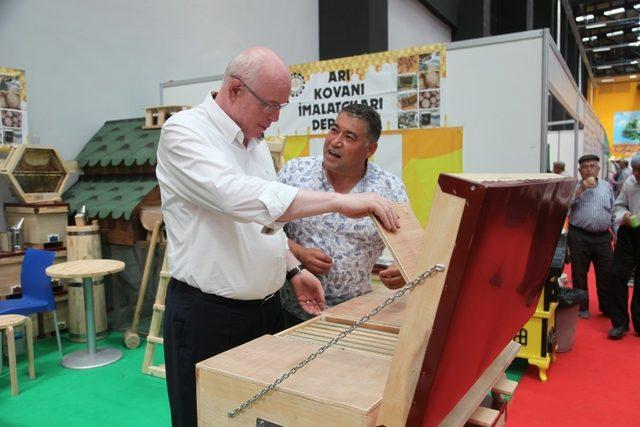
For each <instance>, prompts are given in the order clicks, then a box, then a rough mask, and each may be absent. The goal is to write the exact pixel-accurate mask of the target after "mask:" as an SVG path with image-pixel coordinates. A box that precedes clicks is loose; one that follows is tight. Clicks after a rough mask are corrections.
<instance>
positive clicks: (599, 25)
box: [585, 22, 607, 30]
mask: <svg viewBox="0 0 640 427" xmlns="http://www.w3.org/2000/svg"><path fill="white" fill-rule="evenodd" d="M606 26H607V24H605V23H603V22H601V23H599V24H591V25H587V26H586V27H585V28H586V29H587V30H592V29H594V28H602V27H606Z"/></svg>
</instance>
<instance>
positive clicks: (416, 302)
mask: <svg viewBox="0 0 640 427" xmlns="http://www.w3.org/2000/svg"><path fill="white" fill-rule="evenodd" d="M465 203H466V201H465V199H462V198H460V197H456V196H452V195H450V194H446V193H443V192H442V190H441V189H440V187H439V186H438V187H437V188H436V191H435V196H434V199H433V205H432V207H431V216H430V219H429V223H428V225H427V229H426V236H428V244H426V243H427V241H425V242H423V243H422V244H421V246H420V247H421V248H422V249H421V251H420V252H419V256H418V258H415V259H416V260H417V262H416V261H412V260H409V262H403V259H402V257H406V258H412V257H415V254H414V253H413V252H407V251H404V250H403V249H402V247H400V248H398V247H396V244H398V243H400V244H403V243H402V241H403V240H402V239H401V238H399V236H395V235H394V233H390V232H388V231H386V230H385V229H384V228H383V227H381V226H380V224H379V223H378V222H376V226H377V227H378V229H379V230H380V232H381V233H382V235H384V236H385V241H386V242H388V244H389V245H391V246H390V249H391V253H392V254H393V255H394V257H400V260H399V261H398V260H396V261H398V265H399V267H400V269H401V270H402V269H404V268H405V267H407V268H413V270H412V271H406V270H405V271H403V275H404V276H405V277H416V276H417V275H418V274H419V272H420V271H419V270H422V269H424V268H426V267H431V266H433V265H434V264H443V265H445V267H446V266H448V265H449V261H450V259H451V254H452V253H453V248H454V245H455V241H456V237H457V235H458V228H459V226H460V220H461V218H462V212H463V210H464V207H465ZM436 212H437V214H434V213H436ZM407 231H408V232H415V230H413V231H412V230H407V229H405V228H404V227H403V228H401V229H400V230H399V232H397V233H396V234H402V233H405V232H407ZM423 236H424V235H423ZM446 276H447V271H445V272H444V273H436V274H435V275H434V276H432V277H431V278H429V279H427V283H428V286H424V285H423V286H418V287H417V288H415V289H414V290H413V291H412V293H411V298H409V300H408V302H407V308H406V310H405V315H404V319H403V321H402V328H401V329H400V337H399V339H398V345H397V347H396V352H395V354H394V357H393V361H392V364H391V368H390V372H389V377H388V379H387V384H386V387H385V391H384V396H383V399H382V404H381V406H380V413H379V414H378V420H377V423H378V424H382V425H386V426H400V425H405V423H406V420H407V416H408V414H409V409H410V408H411V403H412V402H413V395H414V392H415V388H416V384H417V381H418V377H419V376H418V373H419V372H420V369H421V367H422V363H423V360H424V355H425V351H426V348H427V344H428V342H429V338H430V336H431V331H432V327H433V322H434V320H435V315H436V312H437V310H438V304H439V301H440V296H441V294H442V290H443V288H444V283H445V279H446ZM467 418H468V417H467Z"/></svg>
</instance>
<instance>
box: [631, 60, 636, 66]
mask: <svg viewBox="0 0 640 427" xmlns="http://www.w3.org/2000/svg"><path fill="white" fill-rule="evenodd" d="M637 63H638V61H636V60H633V61H631V62H629V64H632V65H634V64H637Z"/></svg>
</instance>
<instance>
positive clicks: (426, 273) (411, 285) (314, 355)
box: [227, 264, 445, 418]
mask: <svg viewBox="0 0 640 427" xmlns="http://www.w3.org/2000/svg"><path fill="white" fill-rule="evenodd" d="M444 270H445V266H444V265H442V264H435V265H434V266H433V267H431V268H429V269H427V270H425V271H424V272H422V273H421V274H420V275H419V276H418V277H416V278H415V279H413V280H412V281H411V282H409V283H407V284H406V285H404V286H403V287H402V288H400V289H399V290H398V291H397V292H396V293H395V294H393V295H392V296H390V297H389V298H387V299H386V300H385V301H384V302H383V303H382V304H380V305H379V306H377V307H376V308H374V309H373V310H371V312H370V313H369V314H367V315H365V316H363V317H362V318H361V319H360V320H358V321H357V322H355V323H354V324H353V325H351V326H350V327H348V328H347V329H345V330H344V331H342V332H340V333H339V334H338V335H336V336H335V337H334V338H333V339H332V340H331V341H329V342H328V343H326V344H325V345H323V346H322V347H320V348H319V349H318V350H316V351H315V352H313V353H311V354H310V355H309V356H307V357H306V358H305V359H304V360H303V361H302V362H300V363H298V364H297V365H296V366H294V367H293V368H291V369H290V370H289V372H287V373H286V374H284V375H282V376H281V377H280V378H278V379H277V380H275V381H274V382H272V383H271V384H269V385H268V386H266V387H265V388H263V389H262V390H261V391H260V392H259V393H258V394H256V395H255V396H253V397H252V398H251V399H249V400H247V401H246V402H244V403H243V404H242V405H240V406H238V407H237V408H236V409H234V410H233V411H231V412H228V413H227V417H229V418H233V417H235V416H236V415H237V414H238V413H239V412H242V411H244V410H245V409H247V408H248V407H249V406H251V405H252V404H253V403H255V402H256V401H257V400H258V399H260V398H261V397H262V396H264V395H265V394H267V393H268V392H270V391H271V390H273V389H274V388H276V387H277V386H278V385H279V384H281V383H282V382H283V381H285V380H286V379H287V378H289V377H290V376H291V375H293V374H295V373H296V372H297V371H298V370H300V369H301V368H302V367H304V366H305V365H306V364H307V363H309V362H311V361H312V360H314V359H315V358H317V357H318V356H320V355H321V354H322V353H324V352H325V351H327V350H328V349H329V348H330V347H332V346H334V345H335V344H336V343H337V342H338V341H340V340H341V339H343V338H344V337H346V336H347V335H349V334H350V333H351V332H353V331H354V330H355V329H356V328H358V327H359V326H361V325H362V324H363V323H366V322H368V321H369V320H370V319H371V318H372V317H373V316H375V315H376V314H378V313H379V312H380V311H382V309H384V308H385V307H386V306H388V305H389V304H391V303H393V302H394V301H395V300H397V299H398V298H400V297H402V296H403V295H404V294H406V293H407V292H409V291H410V290H412V289H413V288H415V287H416V286H418V285H419V284H421V283H422V282H423V281H424V280H425V279H426V278H427V277H429V276H431V275H432V274H433V273H436V272H442V271H444Z"/></svg>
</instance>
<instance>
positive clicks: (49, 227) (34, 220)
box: [4, 203, 69, 248]
mask: <svg viewBox="0 0 640 427" xmlns="http://www.w3.org/2000/svg"><path fill="white" fill-rule="evenodd" d="M4 209H5V214H6V218H7V225H8V226H11V225H13V224H15V223H17V222H18V221H20V218H24V223H23V224H22V230H23V240H24V243H25V245H26V246H34V247H38V248H43V247H47V244H48V243H50V239H49V237H50V236H51V235H54V234H55V235H57V236H58V242H62V243H61V244H59V245H54V246H64V245H65V244H66V242H67V225H68V215H69V204H68V203H46V204H33V203H5V205H4Z"/></svg>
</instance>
